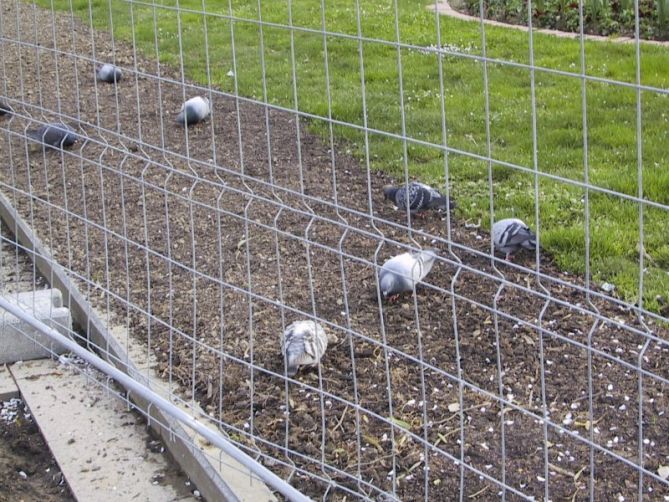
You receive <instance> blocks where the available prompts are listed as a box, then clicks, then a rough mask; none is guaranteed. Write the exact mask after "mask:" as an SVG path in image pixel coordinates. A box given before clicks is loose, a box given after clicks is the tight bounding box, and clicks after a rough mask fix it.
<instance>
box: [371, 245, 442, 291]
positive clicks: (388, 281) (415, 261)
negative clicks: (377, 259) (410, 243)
mask: <svg viewBox="0 0 669 502" xmlns="http://www.w3.org/2000/svg"><path fill="white" fill-rule="evenodd" d="M436 258H437V250H436V249H425V250H423V251H417V252H414V253H402V254H401V255H398V256H395V257H394V258H390V259H389V260H388V261H386V262H385V263H384V264H383V266H382V267H381V271H380V272H379V284H380V286H381V293H382V294H383V297H384V298H387V299H389V300H390V301H393V300H395V299H396V298H397V297H398V296H399V295H400V294H401V293H404V292H407V291H414V289H415V287H416V284H417V283H418V282H420V281H422V280H423V279H424V278H425V277H426V276H427V274H429V273H430V270H432V266H433V265H434V262H435V260H436Z"/></svg>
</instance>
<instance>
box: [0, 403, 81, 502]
mask: <svg viewBox="0 0 669 502" xmlns="http://www.w3.org/2000/svg"><path fill="white" fill-rule="evenodd" d="M17 500H39V501H42V502H65V501H68V502H69V501H74V500H75V499H74V497H73V496H72V494H71V493H70V489H69V487H68V486H67V482H66V481H65V478H64V477H63V475H62V474H61V472H60V468H59V467H58V464H57V463H56V460H55V459H54V458H53V456H52V455H51V452H50V451H49V448H48V446H47V445H46V442H45V441H44V438H43V437H42V434H41V433H40V431H39V429H38V428H37V424H35V422H34V420H33V419H32V416H31V414H30V410H29V409H28V407H27V406H26V405H25V404H24V403H23V401H22V400H20V399H11V400H9V401H6V402H0V502H16V501H17Z"/></svg>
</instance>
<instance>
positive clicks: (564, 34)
mask: <svg viewBox="0 0 669 502" xmlns="http://www.w3.org/2000/svg"><path fill="white" fill-rule="evenodd" d="M426 8H427V10H430V11H432V12H434V11H436V12H438V13H439V14H441V15H443V16H449V17H453V18H456V19H462V20H463V21H476V22H477V23H480V22H481V18H480V17H478V16H471V15H469V14H463V13H462V12H459V11H457V10H455V9H454V8H453V7H451V5H450V4H449V3H448V0H437V2H436V3H434V4H431V5H428V6H427V7H426ZM483 24H486V25H488V26H499V27H501V28H509V29H512V30H518V31H524V32H528V31H529V28H528V27H527V26H524V25H519V24H509V23H502V22H500V21H495V20H493V19H484V20H483ZM532 32H533V33H541V34H542V35H551V36H554V37H561V38H571V39H579V38H581V35H580V33H572V32H570V31H560V30H549V29H547V28H534V29H533V30H532ZM583 38H584V39H585V40H587V41H591V42H611V43H615V44H634V43H636V39H634V38H631V37H605V36H603V35H583ZM639 42H640V43H641V45H655V46H658V47H669V42H661V41H659V40H643V39H640V40H639Z"/></svg>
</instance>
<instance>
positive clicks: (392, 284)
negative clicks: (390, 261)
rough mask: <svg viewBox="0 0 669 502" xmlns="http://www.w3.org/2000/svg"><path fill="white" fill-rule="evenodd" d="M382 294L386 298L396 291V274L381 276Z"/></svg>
mask: <svg viewBox="0 0 669 502" xmlns="http://www.w3.org/2000/svg"><path fill="white" fill-rule="evenodd" d="M380 286H381V294H383V297H384V298H388V296H391V295H393V294H394V293H395V292H396V287H397V279H396V277H395V275H394V274H384V275H383V277H381V283H380Z"/></svg>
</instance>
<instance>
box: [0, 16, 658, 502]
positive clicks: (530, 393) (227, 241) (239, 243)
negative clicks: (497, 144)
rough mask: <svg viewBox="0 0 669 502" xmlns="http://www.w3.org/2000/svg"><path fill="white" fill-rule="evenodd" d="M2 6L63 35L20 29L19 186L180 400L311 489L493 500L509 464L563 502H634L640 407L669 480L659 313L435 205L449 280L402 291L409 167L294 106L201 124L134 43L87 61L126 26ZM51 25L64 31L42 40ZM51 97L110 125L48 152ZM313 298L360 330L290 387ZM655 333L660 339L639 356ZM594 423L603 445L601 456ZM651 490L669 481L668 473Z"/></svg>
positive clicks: (170, 76) (15, 63)
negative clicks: (390, 265)
mask: <svg viewBox="0 0 669 502" xmlns="http://www.w3.org/2000/svg"><path fill="white" fill-rule="evenodd" d="M3 9H4V11H3V14H4V16H5V17H6V19H9V20H11V22H7V21H6V24H7V26H5V27H4V29H5V32H4V36H5V37H6V38H8V39H10V40H11V39H12V38H14V37H15V36H16V34H15V33H14V32H13V31H12V29H13V28H12V26H15V25H16V24H18V25H20V26H24V27H27V28H30V29H26V30H25V34H24V35H22V37H23V38H22V39H23V40H30V43H32V44H35V43H39V44H40V45H41V46H42V47H43V49H42V50H40V51H39V52H37V51H36V50H35V49H34V48H32V47H30V46H20V45H18V44H13V43H9V42H6V43H5V49H4V52H3V57H4V62H5V64H4V68H5V71H6V73H5V75H4V77H5V79H6V82H7V86H8V88H9V91H10V92H9V94H10V96H11V97H14V98H15V99H20V100H23V101H24V102H25V103H26V105H25V106H24V107H23V108H22V109H20V110H17V111H18V112H19V116H17V117H15V118H14V119H12V120H11V121H7V120H4V121H3V122H0V127H2V132H1V133H0V138H1V139H0V147H1V148H2V151H3V152H6V155H5V154H4V153H3V157H4V158H9V159H10V163H9V165H6V166H5V167H4V168H3V169H2V183H3V185H2V187H3V191H4V192H5V193H6V194H7V195H8V196H9V197H10V199H11V200H12V201H13V203H14V204H15V205H16V206H17V207H18V208H19V211H20V212H21V214H22V215H23V216H24V217H25V218H26V220H27V221H28V222H29V224H31V225H32V226H33V228H34V229H35V231H36V232H37V233H38V235H40V236H41V238H42V239H43V240H44V242H45V243H46V244H47V245H48V246H49V247H50V248H51V249H52V250H53V252H54V253H55V255H56V257H57V259H58V261H59V262H60V263H61V264H62V265H63V266H65V267H66V268H67V269H69V270H71V271H72V274H73V276H74V277H75V278H77V279H78V280H79V283H80V286H81V289H82V291H83V292H84V293H86V294H88V295H89V297H90V298H91V300H92V301H93V302H94V303H95V304H96V306H97V307H98V308H100V309H102V310H103V311H104V312H105V315H106V313H107V312H109V316H110V318H112V320H114V321H115V322H117V323H119V324H121V325H126V324H127V325H128V326H129V327H130V329H131V333H132V336H134V337H137V338H138V339H140V340H142V341H144V342H145V343H147V347H148V348H149V350H151V351H153V352H154V353H155V355H156V357H157V358H158V360H159V361H160V368H159V369H160V370H161V371H162V373H163V375H164V376H165V378H171V379H172V381H174V382H178V383H180V384H182V388H185V389H187V391H186V392H185V393H184V395H183V397H184V398H186V399H190V398H191V397H194V398H195V399H197V400H198V401H199V402H200V403H201V404H202V405H203V406H204V407H205V409H206V410H207V411H208V412H209V413H211V414H212V416H214V417H216V418H218V419H220V420H221V421H222V423H223V424H224V425H223V429H224V431H225V432H226V433H228V434H229V436H230V437H231V438H233V439H234V440H236V441H238V442H239V443H240V444H241V445H243V446H244V447H246V448H248V449H249V450H251V451H256V452H257V451H260V452H261V453H264V454H267V455H270V456H272V457H274V458H275V459H276V460H272V461H268V462H267V465H270V466H271V467H272V468H273V469H275V470H276V472H278V473H279V474H281V475H283V476H289V475H291V473H292V477H291V481H292V482H293V483H294V484H295V486H297V487H298V488H299V489H301V490H303V491H304V492H305V493H306V494H308V495H310V496H312V497H315V498H320V497H321V496H323V494H324V493H326V491H327V493H328V496H329V497H333V498H335V499H342V498H343V497H344V496H347V497H348V498H349V499H350V497H351V495H350V493H347V492H353V493H354V494H356V493H357V494H359V495H361V496H367V497H370V498H378V497H381V496H382V493H383V492H386V493H390V494H392V493H393V491H394V493H395V495H396V496H397V497H398V498H401V499H404V500H419V499H426V498H429V499H430V500H449V499H451V498H452V497H454V494H457V493H458V492H459V491H460V490H461V489H462V490H464V495H465V497H466V498H474V499H480V500H483V499H488V498H491V497H494V496H495V494H497V493H498V492H499V491H500V488H499V485H498V484H496V483H494V482H492V481H491V480H504V483H505V484H506V485H507V486H509V487H510V489H512V490H513V491H515V492H516V493H521V494H525V495H527V496H534V497H536V498H537V499H542V498H544V494H545V493H546V492H545V486H546V482H547V483H548V494H549V496H550V497H551V498H552V499H553V500H563V499H567V498H569V499H572V498H573V499H574V500H584V499H587V498H588V496H589V481H590V479H591V478H592V479H593V480H594V493H595V497H596V498H597V499H598V500H610V499H612V498H614V497H617V496H623V497H625V498H626V499H627V500H631V499H634V498H635V497H636V496H637V493H638V484H639V474H638V469H636V468H634V467H632V466H630V465H629V464H628V463H626V462H624V461H622V460H620V459H621V458H622V459H626V460H627V461H628V462H629V463H631V464H632V465H634V464H638V462H639V451H640V448H639V444H638V441H639V416H640V406H642V417H643V452H642V453H643V465H644V467H645V468H646V469H647V470H648V471H650V472H652V473H655V472H656V471H657V468H658V466H659V465H662V464H663V463H666V462H667V460H666V456H667V455H669V451H667V442H666V437H667V434H668V433H669V417H668V416H667V413H666V411H667V406H668V404H669V403H668V400H667V395H666V393H667V389H666V386H665V383H666V382H667V378H668V377H669V348H668V346H667V343H666V341H665V340H667V331H666V330H665V329H663V328H660V327H659V326H657V325H656V324H655V323H654V322H653V321H652V320H650V319H647V320H646V326H643V325H642V324H641V323H640V321H639V319H638V317H637V315H636V314H635V313H634V312H632V311H630V310H628V309H626V308H624V307H621V306H619V305H618V304H617V303H616V302H614V301H612V300H611V299H607V298H606V297H599V296H597V295H594V296H592V298H591V300H592V303H589V301H588V298H587V297H586V296H585V294H583V293H582V289H580V288H582V280H581V279H580V278H578V277H574V276H571V275H567V274H564V273H562V272H561V271H560V270H558V269H557V268H556V267H555V266H554V265H553V263H552V261H551V259H550V257H548V256H542V258H541V272H542V274H544V278H543V279H541V281H539V280H538V279H537V276H536V275H535V274H533V273H532V272H531V268H532V267H533V266H534V259H533V257H531V256H524V257H519V258H518V261H519V262H520V264H525V265H526V266H528V267H530V269H523V268H514V267H512V266H509V265H506V264H503V265H500V266H499V270H500V272H502V273H503V274H504V277H505V279H506V281H507V282H502V281H501V279H500V277H501V275H500V274H498V273H497V272H496V271H495V270H493V269H492V267H491V260H490V258H489V257H488V258H486V257H485V256H481V255H478V254H476V253H475V252H481V253H488V252H489V246H490V245H489V240H488V236H487V235H486V234H485V233H483V232H481V231H479V230H478V229H476V228H468V227H467V226H466V225H465V224H464V222H461V221H459V220H458V219H457V217H455V218H454V219H451V221H450V237H451V241H450V242H451V243H452V245H453V247H452V248H449V246H448V244H449V241H447V240H446V239H447V236H448V235H449V234H448V233H447V229H448V225H449V221H448V220H446V219H445V216H444V215H438V214H436V213H434V214H431V215H429V216H427V217H426V218H424V219H421V220H416V221H414V222H413V224H414V228H417V229H419V231H418V232H415V233H414V238H415V239H416V240H417V241H418V242H420V243H421V244H426V245H430V246H431V247H437V248H438V249H440V250H441V256H442V257H443V260H442V261H441V262H440V263H438V264H437V265H435V268H434V270H433V271H432V273H431V274H430V276H429V282H430V285H429V286H426V287H424V288H422V289H421V290H420V291H419V292H418V294H417V296H416V298H415V299H414V298H411V297H405V298H403V299H402V300H401V301H399V302H398V303H397V304H393V305H387V304H383V305H381V304H380V303H379V301H378V299H377V296H376V280H375V272H374V266H373V264H374V263H379V264H380V263H382V262H383V261H384V260H385V259H387V258H388V257H390V256H392V255H394V254H397V253H398V252H399V251H400V248H398V246H397V245H396V244H397V243H402V244H408V243H410V242H411V240H410V237H411V234H410V232H409V231H408V230H407V229H406V218H405V216H404V215H403V213H402V212H401V211H395V210H394V209H393V208H392V207H391V206H389V205H387V204H385V203H384V201H383V196H382V190H381V187H382V186H383V185H384V184H385V183H387V182H389V181H390V180H388V179H386V177H384V176H383V175H381V174H378V173H371V174H369V173H367V172H366V171H365V169H364V167H363V166H361V165H360V163H359V162H358V161H356V160H355V159H353V158H351V157H350V156H348V155H346V154H344V153H343V152H345V150H346V149H345V148H339V147H338V148H335V151H334V153H332V152H330V151H329V148H328V146H327V144H326V143H325V142H323V141H322V140H321V139H319V138H317V137H314V136H313V135H311V134H310V133H309V132H308V130H307V129H308V128H307V124H305V122H304V121H303V120H301V121H297V120H296V117H295V116H294V115H292V114H289V113H284V112H279V111H276V110H269V111H267V110H266V109H265V108H264V107H263V106H261V105H257V104H253V103H248V102H244V101H239V102H237V101H235V99H233V98H231V97H226V96H223V95H220V94H216V95H214V96H213V98H214V99H213V109H214V115H213V117H212V119H211V120H210V121H208V122H207V123H205V124H204V125H199V126H196V127H193V128H192V129H191V130H190V131H189V133H188V136H187V137H186V135H185V133H184V130H183V129H180V128H178V127H176V126H175V125H174V123H173V119H174V116H175V115H176V112H177V111H178V110H179V107H180V104H181V102H182V101H183V99H184V95H186V96H187V97H190V96H192V95H195V94H198V92H197V91H195V90H193V89H191V88H188V87H184V86H182V85H181V83H180V82H181V77H180V75H179V74H178V72H177V71H175V70H174V69H170V68H167V67H165V66H160V67H159V66H158V65H157V63H156V61H152V60H150V59H142V58H141V57H138V58H137V59H136V60H135V59H134V57H133V52H132V50H131V48H129V47H126V46H122V45H121V44H119V43H118V42H117V43H116V49H117V52H116V61H117V62H118V63H119V64H121V65H123V66H125V67H126V68H132V67H133V66H134V65H135V64H136V67H137V68H138V69H139V73H138V74H137V75H136V76H135V75H134V74H132V73H130V72H128V71H126V78H125V80H124V81H122V83H121V84H120V85H119V86H117V87H112V86H108V85H104V86H103V85H99V84H98V85H96V83H95V81H94V79H93V75H94V73H93V67H92V65H91V64H90V61H89V60H88V59H85V58H91V57H94V58H96V59H99V60H104V59H109V58H111V50H110V40H109V36H108V35H105V34H102V33H95V34H94V35H93V37H92V36H91V33H90V31H89V30H88V29H87V28H86V27H84V26H81V25H80V24H78V23H77V22H76V21H74V20H71V19H69V18H68V17H60V16H57V17H55V19H53V18H52V15H51V13H49V12H42V11H35V12H34V13H33V12H32V11H31V10H30V9H27V8H26V9H27V10H22V12H21V13H19V14H18V23H17V22H15V19H16V17H17V12H16V11H15V10H14V9H15V7H14V5H11V6H3ZM22 9H23V7H22ZM34 19H37V20H38V22H39V23H40V24H41V25H43V27H44V29H43V30H42V32H43V33H45V34H49V35H48V36H47V35H44V36H43V37H42V38H39V40H33V39H32V38H31V37H33V31H32V29H31V27H32V26H33V25H32V23H33V22H35V21H34ZM52 25H53V26H54V31H55V33H56V40H57V44H58V48H59V50H60V51H62V53H61V54H58V55H57V56H55V55H54V53H53V52H50V48H52V47H53V43H54V42H53V39H52V36H51V33H52ZM92 39H94V40H95V50H96V52H95V53H94V52H93V48H92V45H91V40H92ZM38 67H39V69H40V72H39V74H38V72H37V71H36V70H37V68H38ZM0 68H2V66H0ZM157 74H159V75H160V76H161V77H162V79H158V78H155V75H157ZM21 89H23V91H21ZM199 93H202V92H201V91H200V92H199ZM58 96H60V99H58ZM40 106H41V107H42V108H43V109H45V110H52V111H57V110H61V113H63V114H66V115H68V116H70V117H72V120H67V122H68V123H70V124H71V125H73V126H76V127H77V128H78V130H79V132H80V133H81V134H82V135H85V136H86V137H87V138H89V139H88V140H86V141H84V142H80V143H79V144H78V145H76V146H75V147H74V148H73V149H72V150H70V151H68V152H66V153H60V152H54V151H49V152H45V153H41V152H38V153H36V154H35V153H34V154H31V155H28V153H27V148H26V143H25V139H24V131H25V128H26V127H34V126H35V124H31V122H30V120H29V119H30V118H31V117H32V118H34V119H39V120H52V119H54V116H52V115H50V113H46V112H45V113H41V112H40V111H39V110H40V108H39V107H40ZM266 112H267V115H266ZM75 118H78V119H79V121H77V120H75ZM266 120H267V122H268V123H269V128H267V127H266V122H265V121H266ZM298 124H299V133H298ZM238 130H239V131H240V132H239V134H238ZM298 138H299V142H298ZM268 142H269V143H268ZM298 145H299V147H298ZM268 151H269V152H270V153H269V154H268ZM333 160H334V163H333ZM272 187H274V189H273V190H272ZM453 188H454V192H455V193H456V194H457V187H453ZM302 193H304V194H305V195H304V196H303V195H302ZM370 193H371V207H369V202H368V201H369V194H370ZM335 201H336V202H337V203H338V205H339V207H340V210H339V213H337V212H336V211H335V209H334V206H333V202H335ZM432 241H435V242H434V243H432ZM460 263H461V264H460ZM310 271H311V274H310V273H309V272H310ZM550 277H553V278H554V279H551V278H550ZM560 281H562V282H560ZM504 284H505V286H504V287H503V288H502V289H500V286H501V285H504ZM543 292H545V293H546V295H548V296H547V298H548V300H546V297H544V296H542V295H543V294H544V293H543ZM565 305H578V308H570V307H569V306H565ZM493 307H496V311H497V312H498V315H495V314H494V309H493ZM596 310H598V311H599V313H600V316H599V317H598V316H597V315H596V314H595V312H596ZM305 313H306V314H307V315H309V314H316V315H317V316H318V317H319V318H320V319H322V320H323V322H324V323H326V324H327V326H328V329H331V330H333V331H335V332H336V334H337V335H338V337H339V342H338V343H336V344H335V345H334V346H331V347H330V348H329V349H328V353H327V354H326V355H325V357H324V359H323V364H322V365H321V368H320V372H321V373H320V374H319V372H318V370H312V371H303V372H301V373H298V375H297V380H299V382H300V383H289V384H286V382H285V380H284V379H283V377H282V376H281V375H283V359H282V357H281V354H280V350H279V333H280V332H281V330H282V327H283V326H285V324H286V323H289V322H291V321H293V320H295V319H298V318H303V317H304V316H305ZM539 327H541V329H543V330H544V331H543V336H542V335H541V332H540V331H539ZM651 333H652V334H653V335H655V336H657V337H659V341H653V340H651V341H650V344H649V346H648V347H647V348H646V350H645V352H644V353H643V354H640V351H641V350H642V349H643V348H644V343H645V342H646V341H647V340H648V334H651ZM347 335H348V336H347ZM588 346H590V347H591V349H592V350H590V351H589V350H588ZM589 352H590V354H591V356H590V357H589V355H588V354H589ZM639 360H641V365H642V371H643V372H645V373H642V372H640V370H639V369H638V368H639V366H638V361H639ZM542 363H543V364H542ZM589 363H590V371H589V370H588V368H589V366H588V364H589ZM542 367H543V368H544V369H545V371H544V372H543V373H542V371H541V368H542ZM458 375H460V376H461V378H462V379H463V382H464V384H463V385H462V387H461V385H460V384H459V380H458ZM640 375H645V376H643V378H641V379H640ZM500 377H501V382H500ZM542 381H543V383H544V385H543V386H542ZM640 384H642V393H641V395H640V394H639V387H640ZM542 387H543V388H542ZM461 388H462V391H461V390H460V389H461ZM589 389H591V391H592V410H591V411H592V417H593V420H592V421H593V422H594V426H592V424H590V423H589V422H588V417H589V404H588V403H589V399H588V398H589V395H590V393H589V392H588V391H589ZM321 390H322V391H323V392H321ZM542 391H543V394H542ZM500 392H502V394H503V395H504V398H505V399H506V400H507V404H506V405H505V407H504V413H503V416H502V415H501V413H500V401H499V400H498V396H499V395H500ZM460 395H462V402H461V403H460V399H459V396H460ZM321 396H322V397H321ZM544 403H545V406H546V411H547V413H548V419H549V425H548V427H547V430H544V428H543V425H542V423H541V421H540V419H541V417H542V414H543V411H542V410H543V405H544ZM391 406H392V407H391ZM458 407H460V408H461V409H462V410H463V412H462V413H459V412H457V408H458ZM449 410H450V411H449ZM288 412H289V413H288ZM391 418H392V419H391ZM555 424H556V425H557V426H560V427H562V428H564V430H566V431H568V432H570V433H571V434H569V433H565V432H562V431H561V430H559V429H558V428H557V427H556V425H555ZM591 434H592V437H591ZM502 437H503V438H504V440H503V441H502ZM584 437H585V438H590V437H591V439H592V440H593V441H594V443H595V444H596V445H597V447H598V448H600V447H601V449H594V450H593V451H594V454H593V465H594V471H592V472H591V469H590V465H591V464H590V448H589V447H588V446H587V444H586V443H584V442H583V441H582V440H580V438H584ZM606 452H608V453H606ZM609 453H612V454H614V455H616V456H617V458H614V457H612V456H611V455H610V454H609ZM546 457H547V459H548V462H549V466H548V471H549V472H548V476H547V481H545V479H546V471H545V458H546ZM293 465H294V466H295V468H297V469H298V471H297V472H296V473H294V472H293V469H292V468H291V467H290V466H293ZM463 466H464V467H465V468H464V470H461V468H462V467H463ZM393 480H394V481H395V484H394V485H393ZM331 481H332V483H331ZM393 486H394V488H393ZM328 487H329V488H328ZM643 490H644V492H645V493H646V494H648V495H650V497H651V498H654V497H659V496H660V494H662V495H665V494H667V495H669V487H668V486H667V484H666V483H663V482H661V481H658V480H656V479H653V478H652V477H650V476H649V475H645V476H644V477H643ZM507 496H508V498H509V499H511V500H515V499H517V498H519V497H518V495H514V494H513V492H512V491H508V492H507Z"/></svg>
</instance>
